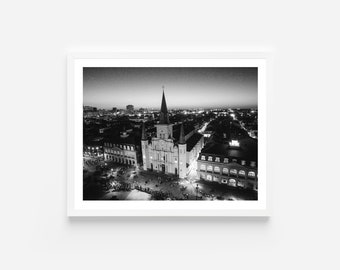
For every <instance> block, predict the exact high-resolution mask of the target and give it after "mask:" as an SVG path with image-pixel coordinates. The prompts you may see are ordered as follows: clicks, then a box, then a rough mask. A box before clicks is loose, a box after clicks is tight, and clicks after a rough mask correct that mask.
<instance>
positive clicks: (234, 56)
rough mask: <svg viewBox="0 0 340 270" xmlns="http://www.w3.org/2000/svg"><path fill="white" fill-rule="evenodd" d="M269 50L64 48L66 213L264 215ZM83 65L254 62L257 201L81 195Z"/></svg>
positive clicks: (238, 64)
mask: <svg viewBox="0 0 340 270" xmlns="http://www.w3.org/2000/svg"><path fill="white" fill-rule="evenodd" d="M269 58H270V57H269V53H264V52H202V53H184V52H183V53H180V52H176V53H170V52H125V53H122V52H110V53H108V52H103V53H98V52H96V53H94V52H91V53H85V52H82V53H70V54H69V55H68V60H67V62H68V63H67V65H68V85H67V109H68V111H67V215H68V216H70V217H74V216H268V215H269V211H268V199H267V197H268V196H267V179H266V170H267V169H266V92H267V87H268V81H269V80H268V63H269ZM83 67H258V119H259V120H258V133H259V139H258V160H259V162H258V164H259V166H258V172H259V173H258V178H259V181H258V200H257V201H84V200H83V199H82V183H83V177H82V138H83V136H82V108H83V89H82V87H83V77H82V76H83V75H82V71H83Z"/></svg>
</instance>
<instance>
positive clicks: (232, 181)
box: [228, 179, 236, 187]
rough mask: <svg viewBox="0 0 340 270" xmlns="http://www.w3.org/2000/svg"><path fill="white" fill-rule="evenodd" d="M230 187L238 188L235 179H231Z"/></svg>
mask: <svg viewBox="0 0 340 270" xmlns="http://www.w3.org/2000/svg"><path fill="white" fill-rule="evenodd" d="M228 185H229V186H233V187H236V180H235V179H229V181H228Z"/></svg>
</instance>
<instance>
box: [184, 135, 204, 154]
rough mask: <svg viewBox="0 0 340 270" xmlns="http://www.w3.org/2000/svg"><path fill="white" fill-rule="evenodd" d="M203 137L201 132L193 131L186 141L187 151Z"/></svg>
mask: <svg viewBox="0 0 340 270" xmlns="http://www.w3.org/2000/svg"><path fill="white" fill-rule="evenodd" d="M202 137H203V135H202V134H200V133H194V135H192V136H191V137H190V138H189V139H188V140H187V141H186V144H187V151H189V152H190V151H191V150H192V148H194V146H195V145H196V144H197V143H198V141H199V140H200V139H201V138H202Z"/></svg>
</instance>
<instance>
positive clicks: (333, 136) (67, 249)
mask: <svg viewBox="0 0 340 270" xmlns="http://www.w3.org/2000/svg"><path fill="white" fill-rule="evenodd" d="M339 24H340V19H339V4H338V1H215V0H210V1H197V0H196V1H183V0H182V1H99V0H97V1H66V0H63V1H37V0H31V1H2V2H1V7H0V47H1V50H0V74H1V75H0V93H1V98H0V101H1V105H0V110H1V112H0V115H1V132H0V136H1V137H0V138H1V152H0V153H1V155H0V164H1V176H0V179H1V186H0V207H1V208H0V210H1V222H0V226H1V227H0V254H1V259H0V268H1V269H100V268H101V269H104V268H105V269H339V268H340V263H339V259H338V256H339V240H340V237H339V229H340V227H339V225H340V222H339V205H340V200H339V195H338V194H339V192H340V190H339V189H340V177H339V170H338V168H339V148H340V147H339V124H340V123H339V120H338V117H337V116H338V115H339V109H338V108H337V105H338V104H339V102H340V99H339V97H340V96H339V91H340V78H339V74H340V73H339V66H340V65H339V60H340V53H339V49H340V39H339ZM225 47H227V48H251V49H256V48H273V49H275V59H274V60H275V61H274V69H273V78H272V79H273V87H272V89H270V90H269V92H268V136H267V137H268V147H267V148H268V181H269V182H270V190H269V192H270V199H271V206H272V210H273V211H272V217H271V218H270V219H267V220H266V219H264V220H263V219H253V218H218V219H217V218H190V219H189V218H160V219H156V218H116V219H113V218H112V219H108V218H105V219H85V220H84V219H76V220H70V219H68V218H67V217H66V193H65V191H66V161H65V159H66V52H67V51H68V50H70V49H83V50H86V49H89V50H91V49H103V48H104V49H117V48H118V49H126V50H151V51H152V50H154V49H155V48H157V49H159V50H167V49H168V50H180V51H185V50H192V49H194V50H198V51H199V50H207V49H210V50H211V49H219V50H221V49H223V48H225Z"/></svg>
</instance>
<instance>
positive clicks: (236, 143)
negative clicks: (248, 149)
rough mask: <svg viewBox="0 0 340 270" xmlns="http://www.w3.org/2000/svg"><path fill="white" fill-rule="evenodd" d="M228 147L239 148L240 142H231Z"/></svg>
mask: <svg viewBox="0 0 340 270" xmlns="http://www.w3.org/2000/svg"><path fill="white" fill-rule="evenodd" d="M230 146H235V147H239V146H240V142H239V141H237V140H231V142H230Z"/></svg>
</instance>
